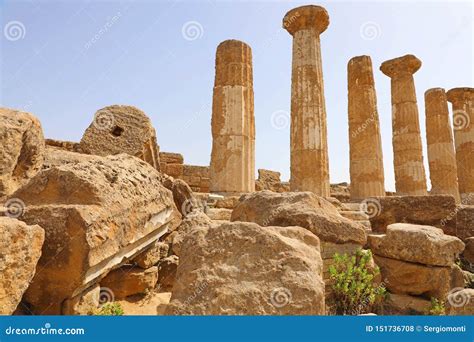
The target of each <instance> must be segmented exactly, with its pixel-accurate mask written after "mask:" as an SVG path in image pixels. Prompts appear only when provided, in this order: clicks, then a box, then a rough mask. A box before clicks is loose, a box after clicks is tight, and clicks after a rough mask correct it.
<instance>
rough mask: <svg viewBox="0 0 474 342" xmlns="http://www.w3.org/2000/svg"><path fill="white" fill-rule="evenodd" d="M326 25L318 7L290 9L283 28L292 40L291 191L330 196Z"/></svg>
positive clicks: (325, 19) (327, 22)
mask: <svg viewBox="0 0 474 342" xmlns="http://www.w3.org/2000/svg"><path fill="white" fill-rule="evenodd" d="M328 25H329V15H328V13H327V11H326V10H325V9H324V8H323V7H320V6H303V7H298V8H295V9H292V10H291V11H289V12H288V13H287V14H286V15H285V17H284V18H283V28H285V29H286V30H287V31H288V32H289V33H290V34H291V35H292V36H293V62H292V74H291V138H290V141H291V179H290V187H291V190H293V191H312V192H314V193H315V194H317V195H320V196H329V190H330V187H329V162H328V147H327V127H326V107H325V101H324V85H323V70H322V62H321V47H320V40H319V35H320V34H321V33H322V32H324V31H325V30H326V28H327V27H328Z"/></svg>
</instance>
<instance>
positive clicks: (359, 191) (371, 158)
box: [347, 56, 385, 200]
mask: <svg viewBox="0 0 474 342" xmlns="http://www.w3.org/2000/svg"><path fill="white" fill-rule="evenodd" d="M347 78H348V95H349V96H348V97H349V147H350V174H351V198H352V199H353V200H362V199H365V198H367V197H372V196H385V186H384V170H383V155H382V139H381V137H380V124H379V115H378V112H377V96H376V94H375V83H374V75H373V72H372V60H371V59H370V57H369V56H358V57H354V58H352V59H351V60H350V61H349V64H348V65H347Z"/></svg>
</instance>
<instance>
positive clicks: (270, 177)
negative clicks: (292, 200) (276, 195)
mask: <svg viewBox="0 0 474 342" xmlns="http://www.w3.org/2000/svg"><path fill="white" fill-rule="evenodd" d="M255 190H256V191H261V190H270V191H274V192H286V191H290V187H289V186H288V185H287V184H284V183H282V182H281V180H280V172H276V171H271V170H265V169H258V179H257V180H256V181H255Z"/></svg>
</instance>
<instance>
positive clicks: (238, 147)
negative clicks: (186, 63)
mask: <svg viewBox="0 0 474 342" xmlns="http://www.w3.org/2000/svg"><path fill="white" fill-rule="evenodd" d="M213 95H214V96H213V105H212V138H213V140H212V154H211V165H210V191H212V192H226V193H233V192H252V191H254V190H255V120H254V113H253V110H254V109H253V74H252V50H251V49H250V46H248V45H247V44H245V43H244V42H241V41H238V40H226V41H224V42H222V43H221V44H219V46H218V47H217V52H216V75H215V81H214V94H213Z"/></svg>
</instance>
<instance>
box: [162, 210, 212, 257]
mask: <svg viewBox="0 0 474 342" xmlns="http://www.w3.org/2000/svg"><path fill="white" fill-rule="evenodd" d="M212 224H213V223H212V220H211V219H210V218H209V216H207V215H206V214H204V213H203V212H202V211H194V212H192V213H191V214H190V215H188V216H186V217H185V218H184V219H183V221H182V222H181V224H180V225H179V227H178V228H176V230H175V231H174V232H173V233H171V234H170V236H169V240H170V241H171V242H172V245H171V253H170V254H176V255H178V256H180V255H181V246H182V244H183V240H184V237H185V236H186V234H188V233H189V232H190V231H191V230H192V229H194V228H197V227H210V226H211V225H212Z"/></svg>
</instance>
